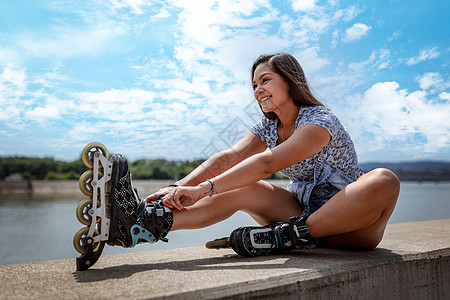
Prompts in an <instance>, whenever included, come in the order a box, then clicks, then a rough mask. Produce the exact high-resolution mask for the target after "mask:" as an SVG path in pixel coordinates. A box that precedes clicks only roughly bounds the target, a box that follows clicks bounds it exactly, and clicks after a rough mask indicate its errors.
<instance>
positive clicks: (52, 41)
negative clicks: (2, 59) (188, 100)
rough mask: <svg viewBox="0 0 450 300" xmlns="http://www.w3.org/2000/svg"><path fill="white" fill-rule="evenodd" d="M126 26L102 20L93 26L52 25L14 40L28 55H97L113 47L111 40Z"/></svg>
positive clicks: (64, 56) (51, 56)
mask: <svg viewBox="0 0 450 300" xmlns="http://www.w3.org/2000/svg"><path fill="white" fill-rule="evenodd" d="M126 27H127V25H126V24H124V23H117V22H113V21H110V22H107V21H104V22H101V23H98V24H96V25H93V26H92V27H88V28H82V29H78V28H77V29H73V28H70V27H62V26H57V27H54V28H53V29H52V30H51V31H49V33H48V34H47V35H45V36H38V35H35V34H21V35H18V36H17V37H16V43H17V44H18V45H19V47H20V48H21V50H22V51H25V53H27V54H28V55H30V56H31V57H40V58H48V59H52V60H53V59H55V58H69V57H72V56H77V55H86V54H89V55H100V54H102V53H103V54H104V53H105V52H107V51H110V50H111V49H114V47H108V48H106V46H107V45H109V46H111V45H112V44H113V43H114V39H116V38H117V37H118V36H121V35H124V34H125V33H126V30H125V29H126Z"/></svg>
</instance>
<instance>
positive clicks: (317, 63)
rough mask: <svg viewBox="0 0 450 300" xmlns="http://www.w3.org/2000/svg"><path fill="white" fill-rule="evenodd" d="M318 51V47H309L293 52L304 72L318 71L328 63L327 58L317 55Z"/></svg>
mask: <svg viewBox="0 0 450 300" xmlns="http://www.w3.org/2000/svg"><path fill="white" fill-rule="evenodd" d="M319 51H320V48H319V47H310V48H308V49H305V50H303V51H300V52H298V53H295V54H294V56H295V57H296V58H297V59H298V61H299V62H300V64H301V66H302V68H303V69H304V71H305V73H306V74H311V73H315V72H318V71H319V70H321V69H322V68H323V67H324V66H326V65H328V64H329V63H330V62H329V61H328V60H327V59H325V58H321V57H319Z"/></svg>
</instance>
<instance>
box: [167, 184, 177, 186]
mask: <svg viewBox="0 0 450 300" xmlns="http://www.w3.org/2000/svg"><path fill="white" fill-rule="evenodd" d="M169 187H178V184H169Z"/></svg>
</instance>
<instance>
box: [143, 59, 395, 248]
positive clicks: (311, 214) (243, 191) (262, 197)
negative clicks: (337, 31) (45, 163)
mask: <svg viewBox="0 0 450 300" xmlns="http://www.w3.org/2000/svg"><path fill="white" fill-rule="evenodd" d="M252 83H253V90H254V97H255V99H256V101H258V103H259V105H260V107H261V110H262V111H263V113H264V115H265V118H264V119H263V120H261V121H260V122H258V123H257V124H256V125H254V126H253V127H252V128H251V130H250V131H249V132H248V133H247V134H246V135H245V136H244V137H243V138H242V139H241V140H240V141H239V142H238V143H237V144H236V145H234V146H233V147H231V148H230V149H228V150H225V151H222V152H220V153H218V154H216V155H214V156H212V157H211V158H210V159H208V160H206V161H205V162H204V163H203V164H202V165H200V166H199V167H198V168H197V169H195V170H194V171H193V172H192V173H191V174H189V175H188V176H186V177H185V178H184V179H182V180H180V181H178V182H177V184H176V185H173V186H170V187H167V188H164V189H161V190H159V191H158V192H156V193H154V194H151V195H149V196H148V197H147V199H146V202H152V201H156V200H157V198H158V196H160V195H162V194H164V196H163V197H162V196H160V199H161V200H162V204H164V206H166V207H168V208H171V209H172V213H173V224H168V225H167V226H166V227H167V228H166V231H168V230H169V229H171V230H179V229H195V228H202V227H206V226H209V225H212V224H214V223H217V222H219V221H222V220H224V219H227V218H228V217H230V216H232V215H233V214H234V213H235V212H236V211H238V210H241V211H244V212H247V213H248V214H249V215H250V216H251V217H252V218H253V219H255V220H256V222H258V223H259V224H260V225H261V226H262V227H241V228H238V229H237V230H235V231H233V233H232V234H231V236H230V241H231V246H232V247H233V249H234V250H235V251H236V252H237V253H239V254H241V255H245V256H254V255H261V254H268V253H274V252H275V253H277V252H285V251H288V250H290V249H293V248H295V247H299V246H300V247H313V246H315V245H317V244H323V245H326V246H329V247H339V248H351V249H373V248H375V247H376V246H377V245H378V244H379V242H380V241H381V239H382V237H383V233H384V230H385V227H386V224H387V222H388V219H389V217H390V216H391V214H392V211H393V209H394V206H395V204H396V201H397V197H398V193H399V181H398V179H397V177H396V176H395V174H393V173H392V172H391V171H389V170H386V169H377V170H373V171H371V172H369V173H367V174H364V173H363V172H362V170H361V169H360V167H359V166H358V163H357V156H356V153H355V150H354V146H353V142H352V141H351V139H350V137H349V135H348V133H347V132H346V131H345V129H344V127H343V126H342V125H341V123H340V122H339V120H338V119H337V117H336V116H335V115H334V114H333V113H332V112H331V111H330V110H329V109H328V108H326V107H325V106H323V105H322V104H321V103H320V102H319V101H318V100H316V99H315V98H314V96H313V95H312V93H311V92H310V90H309V88H308V84H307V82H306V79H305V76H304V73H303V70H302V68H301V67H300V65H299V63H298V62H297V61H296V60H295V58H294V57H292V56H291V55H289V54H284V53H279V54H275V55H262V56H260V57H259V58H258V59H257V60H256V61H255V63H254V65H253V68H252ZM267 148H269V151H266V149H267ZM278 171H281V172H282V173H283V174H284V175H286V176H288V177H289V178H290V181H291V183H290V185H289V189H288V190H286V189H283V188H280V187H276V186H273V185H272V184H270V183H268V182H266V181H264V180H263V179H265V178H267V177H268V176H269V175H271V174H273V173H275V172H278ZM161 197H162V198H161ZM171 221H172V220H170V222H169V223H171ZM170 227H171V228H170Z"/></svg>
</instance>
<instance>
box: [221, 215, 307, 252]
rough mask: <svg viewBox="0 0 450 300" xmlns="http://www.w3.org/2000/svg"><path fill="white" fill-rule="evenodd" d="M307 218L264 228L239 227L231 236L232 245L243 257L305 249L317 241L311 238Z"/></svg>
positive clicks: (297, 218)
mask: <svg viewBox="0 0 450 300" xmlns="http://www.w3.org/2000/svg"><path fill="white" fill-rule="evenodd" d="M306 219H307V218H305V217H302V218H299V217H291V218H290V219H289V222H279V223H276V224H271V225H268V226H264V227H257V226H253V227H239V228H237V229H235V230H234V231H233V232H232V233H231V235H230V238H229V240H230V245H231V247H232V248H233V250H234V251H235V252H236V253H237V254H239V255H242V256H260V255H268V254H277V253H286V252H288V251H290V250H292V249H295V248H304V247H307V246H309V245H311V244H313V243H315V241H316V240H315V239H312V238H310V237H309V235H308V233H309V228H308V227H307V226H306V225H305V222H306Z"/></svg>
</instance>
